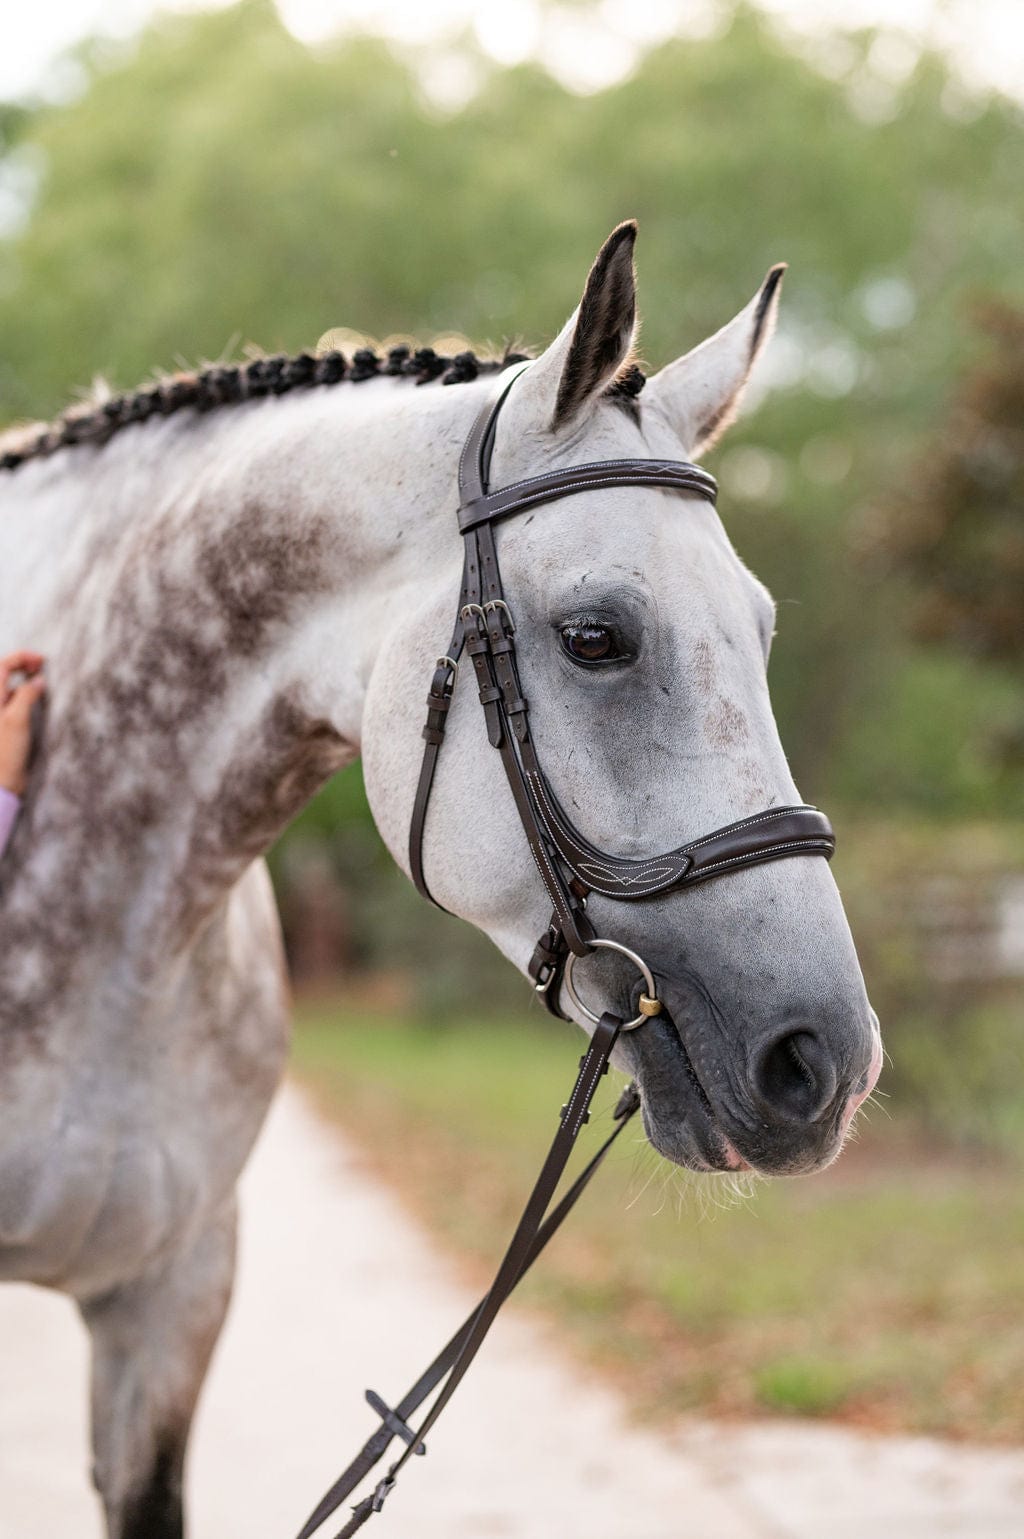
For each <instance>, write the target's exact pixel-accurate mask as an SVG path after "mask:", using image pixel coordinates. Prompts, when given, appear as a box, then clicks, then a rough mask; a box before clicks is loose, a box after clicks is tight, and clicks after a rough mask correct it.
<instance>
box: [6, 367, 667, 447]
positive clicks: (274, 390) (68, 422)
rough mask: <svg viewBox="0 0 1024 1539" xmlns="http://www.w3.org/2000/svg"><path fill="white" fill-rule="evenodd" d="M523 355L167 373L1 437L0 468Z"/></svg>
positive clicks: (449, 378)
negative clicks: (216, 411) (138, 429)
mask: <svg viewBox="0 0 1024 1539" xmlns="http://www.w3.org/2000/svg"><path fill="white" fill-rule="evenodd" d="M528 356H529V355H528V354H527V353H517V352H506V353H505V354H504V356H503V357H501V358H487V359H481V358H478V357H477V356H476V354H475V353H472V352H464V353H456V354H455V356H454V357H445V356H444V355H443V354H441V353H437V352H435V351H434V349H433V348H432V347H421V348H417V349H415V350H413V349H412V348H409V347H405V346H400V347H392V348H390V349H389V350H388V352H387V353H386V354H385V355H384V356H383V357H381V356H380V355H379V354H378V353H376V352H374V350H373V349H372V348H369V347H361V348H359V349H358V350H357V351H356V352H355V353H353V355H352V357H351V359H349V358H346V357H345V355H344V353H340V352H337V351H334V350H332V351H330V352H324V353H319V354H314V353H297V354H295V356H294V357H289V356H288V355H287V354H284V353H279V354H275V355H274V356H272V357H268V358H254V359H252V360H251V361H250V362H248V363H244V364H211V365H210V366H209V367H207V368H204V369H198V370H194V371H185V372H181V373H177V374H172V375H168V376H167V378H165V379H161V380H158V381H157V382H155V383H153V384H149V385H142V386H140V387H139V389H137V390H133V391H131V392H130V393H128V394H126V395H113V396H110V397H109V398H108V399H106V400H103V401H100V402H96V401H93V402H89V403H87V404H86V405H79V406H71V407H68V408H67V410H65V411H63V412H62V413H61V415H60V416H59V417H57V418H56V419H55V420H54V421H53V422H51V423H46V424H43V425H42V426H40V425H38V424H33V425H32V426H31V427H28V428H15V429H12V430H11V431H9V432H8V433H5V434H0V471H3V470H17V468H18V466H19V465H23V464H24V463H25V461H26V460H33V459H45V458H46V457H47V456H49V455H51V454H55V453H56V451H57V450H58V449H63V448H66V447H69V446H71V445H74V444H84V443H91V444H104V443H106V442H107V440H108V439H109V438H112V437H113V435H114V434H115V433H117V432H118V431H119V430H120V429H121V428H124V427H128V426H129V425H130V424H131V423H133V422H145V421H147V420H148V419H149V418H150V417H169V416H170V415H171V414H172V413H173V412H176V411H181V410H182V409H183V408H185V407H191V408H192V409H193V410H194V411H196V412H208V411H212V410H213V408H214V407H215V406H229V405H232V404H233V403H235V402H238V401H251V400H254V399H256V398H258V397H260V396H267V395H284V394H285V393H286V392H287V391H289V390H298V389H302V388H305V387H310V386H313V385H337V384H339V383H340V382H341V381H342V380H345V379H347V380H348V381H349V383H350V384H353V385H358V384H360V383H361V382H362V381H363V380H367V379H374V378H376V377H377V376H378V375H385V376H391V377H398V378H402V379H410V380H413V381H415V383H416V384H417V385H426V384H430V383H431V382H432V381H434V380H438V379H439V380H440V382H441V384H442V385H461V384H466V383H468V382H469V381H470V380H474V379H476V378H477V376H478V375H480V374H496V373H499V372H500V371H501V370H502V369H504V368H507V367H508V366H509V365H510V364H513V363H522V362H524V361H525V360H526V358H527V357H528ZM644 382H645V381H644V375H643V374H642V373H641V372H640V370H639V369H638V368H637V367H636V365H635V364H633V365H630V366H629V368H627V369H626V370H625V371H624V372H623V373H622V374H621V375H620V376H619V378H618V379H616V380H615V381H614V382H613V384H612V385H611V387H610V388H609V390H608V392H607V393H608V394H609V395H610V396H612V397H614V398H617V399H620V400H622V401H623V402H624V403H627V404H628V403H630V402H631V401H632V400H633V398H634V397H635V396H637V395H639V393H640V391H641V390H642V389H643V386H644Z"/></svg>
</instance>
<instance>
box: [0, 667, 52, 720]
mask: <svg viewBox="0 0 1024 1539" xmlns="http://www.w3.org/2000/svg"><path fill="white" fill-rule="evenodd" d="M45 689H46V680H45V679H44V678H42V677H40V676H37V677H36V678H34V679H29V681H28V683H27V684H19V685H18V687H17V689H15V690H13V691H12V693H11V696H10V699H9V700H8V701H7V704H6V705H5V706H4V720H5V721H9V722H13V723H14V724H15V725H16V726H22V727H23V726H25V725H26V723H27V722H28V719H29V716H30V715H31V713H32V707H33V706H34V705H35V703H36V701H37V700H38V699H39V697H40V695H41V694H42V693H43V692H44V690H45Z"/></svg>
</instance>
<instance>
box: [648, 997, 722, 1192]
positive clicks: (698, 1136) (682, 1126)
mask: <svg viewBox="0 0 1024 1539" xmlns="http://www.w3.org/2000/svg"><path fill="white" fill-rule="evenodd" d="M633 1035H634V1034H633V1033H630V1037H632V1036H633ZM636 1036H637V1040H636V1043H635V1045H634V1048H633V1058H634V1067H635V1072H636V1077H637V1080H638V1083H639V1088H640V1095H641V1105H642V1110H643V1120H644V1131H645V1132H646V1134H647V1137H648V1139H649V1141H650V1142H651V1144H652V1145H653V1147H654V1148H655V1149H656V1150H657V1151H658V1153H659V1154H662V1155H663V1156H664V1157H665V1158H666V1159H670V1160H672V1161H673V1162H674V1163H676V1164H679V1165H685V1166H686V1167H687V1168H689V1169H691V1170H696V1171H700V1172H701V1173H702V1174H710V1173H712V1172H716V1171H723V1170H729V1171H740V1170H749V1169H750V1168H751V1167H750V1166H749V1165H748V1164H747V1163H746V1161H745V1160H743V1159H742V1157H741V1156H740V1155H739V1153H738V1151H737V1150H736V1149H735V1148H734V1147H733V1145H732V1144H731V1143H730V1141H729V1139H728V1138H727V1137H726V1135H725V1134H724V1133H723V1131H722V1129H721V1127H720V1125H719V1122H718V1118H717V1116H716V1115H715V1109H714V1107H713V1106H712V1104H711V1100H710V1097H709V1096H708V1093H707V1091H706V1090H705V1089H704V1086H703V1085H702V1083H701V1081H700V1077H699V1076H698V1074H697V1071H696V1069H695V1068H694V1066H693V1062H692V1060H691V1058H690V1055H689V1053H688V1052H687V1050H686V1045H685V1043H684V1042H683V1039H682V1037H681V1036H680V1034H679V1030H678V1028H677V1026H676V1023H675V1021H674V1020H673V1019H672V1016H671V1015H670V1013H669V1011H668V1010H667V1008H665V1006H664V1005H663V1006H662V1009H661V1012H660V1014H659V1015H658V1016H654V1017H651V1018H650V1020H648V1021H647V1022H645V1024H644V1025H643V1027H640V1028H638V1029H637V1034H636ZM655 1038H659V1039H660V1041H658V1043H657V1045H655V1041H654V1039H655ZM627 1040H628V1039H627ZM644 1046H646V1048H647V1051H646V1052H643V1051H642V1050H640V1049H642V1048H643V1047H644ZM659 1047H660V1048H662V1049H663V1051H667V1053H668V1054H670V1055H671V1058H672V1059H673V1060H674V1062H675V1063H676V1064H680V1065H681V1066H682V1068H683V1072H684V1076H685V1083H686V1086H687V1088H688V1091H689V1094H688V1095H687V1096H686V1103H687V1104H686V1106H685V1108H684V1110H683V1112H682V1115H681V1116H680V1117H677V1118H673V1120H672V1122H670V1123H669V1124H668V1125H667V1126H666V1125H664V1124H663V1122H662V1119H661V1118H660V1117H659V1116H658V1115H657V1113H656V1110H655V1107H654V1105H653V1104H652V1097H651V1095H650V1093H649V1090H648V1087H647V1085H645V1080H648V1079H649V1077H650V1075H649V1073H647V1074H645V1072H644V1071H645V1067H647V1066H648V1065H651V1056H650V1055H651V1054H652V1050H653V1052H655V1053H657V1055H658V1058H659V1059H661V1058H662V1053H661V1052H658V1048H659ZM645 1059H646V1060H647V1065H645Z"/></svg>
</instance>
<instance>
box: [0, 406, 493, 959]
mask: <svg viewBox="0 0 1024 1539" xmlns="http://www.w3.org/2000/svg"><path fill="white" fill-rule="evenodd" d="M478 395H479V390H478V389H476V388H468V387H467V388H466V389H459V390H457V391H447V390H446V391H444V392H440V391H430V392H422V394H421V393H419V392H415V391H413V390H412V389H411V387H410V386H409V385H407V384H399V383H397V382H395V383H392V382H389V381H380V382H373V383H368V384H366V385H361V386H359V387H358V389H353V388H351V387H342V388H340V389H337V390H334V391H324V390H321V391H317V392H311V393H310V394H308V395H306V396H296V397H284V398H281V399H276V400H274V399H272V400H268V401H266V402H260V403H253V404H252V405H250V406H246V407H242V408H238V409H234V410H231V411H224V412H222V413H220V414H218V413H214V414H212V416H210V417H209V418H205V419H196V418H194V417H193V418H191V419H183V420H181V421H168V422H164V423H156V424H153V428H152V431H150V428H149V426H147V427H146V428H143V429H129V430H127V431H125V432H124V433H123V434H122V435H119V436H118V437H117V438H115V439H113V440H111V442H110V443H109V444H108V445H107V446H106V448H105V449H104V450H102V451H100V452H99V453H96V454H94V453H93V451H90V450H84V451H70V452H69V453H67V454H66V455H65V456H63V458H64V461H65V463H64V465H63V466H61V467H58V465H57V460H54V461H52V462H50V465H49V467H44V468H43V473H42V474H40V476H38V477H37V478H36V484H35V485H33V483H32V478H31V476H30V475H29V471H30V470H31V468H32V467H26V470H24V471H22V472H19V473H18V474H19V477H24V478H25V480H24V490H23V491H21V489H20V488H19V491H20V493H21V501H20V504H19V502H18V501H17V500H16V502H15V507H14V518H13V519H12V521H11V522H10V524H9V525H8V529H9V530H10V531H12V533H13V538H14V539H17V529H16V528H15V525H16V523H17V517H18V514H19V511H20V513H21V515H22V516H23V527H24V528H28V527H31V528H32V529H34V530H35V531H37V533H36V551H37V555H38V554H39V547H40V545H42V544H45V543H46V541H45V534H44V533H43V532H42V531H44V530H45V527H46V515H47V513H48V512H49V513H50V514H51V515H52V518H53V522H54V524H55V525H64V526H65V532H66V531H67V527H68V524H67V521H68V518H69V513H68V509H69V506H71V505H72V504H73V505H75V510H76V511H77V514H78V516H79V519H80V520H81V523H80V524H79V525H76V526H75V527H76V530H77V532H76V535H75V538H74V539H73V540H70V541H69V540H67V539H65V540H64V541H63V546H62V548H63V550H64V552H65V554H64V556H63V557H62V558H61V559H60V560H59V561H58V563H57V565H58V568H59V570H58V572H57V573H56V574H53V573H51V574H50V577H49V580H48V581H46V582H37V584H36V589H35V593H36V597H35V602H31V601H26V602H24V603H23V604H22V615H23V617H24V620H25V624H26V630H25V631H24V632H17V631H16V626H17V624H18V617H17V616H16V615H13V614H11V615H8V616H5V625H4V634H5V637H6V636H7V632H8V631H10V638H9V639H10V640H11V642H12V643H13V642H14V641H15V640H16V641H17V642H19V643H24V644H31V645H37V646H39V647H40V649H41V650H43V651H45V652H46V654H47V656H48V658H49V672H50V679H51V688H50V696H49V701H48V706H47V712H48V715H47V720H46V724H45V730H44V732H43V734H42V741H41V745H40V753H39V758H38V762H37V763H36V765H35V767H34V769H33V773H32V778H31V785H30V791H29V795H28V798H27V800H26V806H25V810H24V814H23V819H22V824H23V826H22V827H21V828H20V829H19V831H18V833H17V835H16V838H15V842H14V844H13V846H12V848H11V851H10V853H9V855H8V858H7V860H6V861H5V862H4V866H3V867H2V868H0V922H2V921H3V920H5V919H6V921H7V922H8V923H11V922H13V921H14V920H15V919H16V917H17V915H18V914H19V913H20V914H21V915H22V917H23V919H25V921H26V922H27V921H28V919H29V917H30V916H31V915H32V914H33V913H35V914H37V915H38V913H39V912H40V910H45V911H47V912H48V914H49V922H50V924H51V928H52V926H53V924H54V923H55V922H56V920H57V919H58V918H60V919H62V920H63V921H64V922H65V923H66V924H67V925H68V926H69V927H70V928H72V929H74V930H76V931H78V932H79V933H82V932H86V933H90V934H93V935H101V934H106V935H108V936H109V937H110V941H111V944H112V945H113V946H115V947H119V948H120V947H123V945H124V943H125V936H124V926H125V924H126V923H129V913H130V924H131V928H132V933H133V935H134V936H135V937H136V942H137V944H139V945H141V944H142V942H141V940H139V939H138V938H139V936H140V934H144V935H146V936H148V938H149V944H152V945H153V946H156V947H158V948H161V949H166V948H167V947H168V946H172V945H174V944H177V943H178V942H180V941H181V940H182V939H187V937H188V936H189V935H191V934H194V933H195V931H196V929H197V927H198V926H199V925H200V924H201V923H202V922H203V919H204V917H206V916H208V915H210V913H211V912H212V911H213V910H215V909H216V908H217V906H218V904H219V903H220V902H221V901H222V900H223V899H224V898H225V897H226V895H227V894H228V893H229V892H230V890H231V889H232V888H233V886H234V884H235V883H236V882H237V880H238V879H239V877H240V876H241V874H242V872H243V871H244V870H245V869H246V867H247V866H248V865H249V864H250V863H251V862H252V860H253V859H254V858H256V857H257V856H259V855H260V854H262V853H263V852H264V851H265V850H266V849H267V848H268V847H269V845H270V844H271V843H272V842H273V840H274V839H275V838H276V837H277V835H278V834H279V833H280V831H281V830H282V829H283V827H284V826H285V825H286V824H287V822H288V821H289V820H290V819H291V818H292V817H293V816H294V814H295V813H296V812H297V811H298V810H299V809H300V807H301V806H302V805H303V804H304V803H305V802H306V801H308V800H309V799H310V797H311V796H312V795H313V794H314V792H315V791H316V790H317V789H318V788H319V786H320V785H321V784H323V782H324V781H325V780H326V779H327V778H328V777H329V776H330V775H331V774H332V773H333V772H334V771H335V770H337V769H338V768H340V767H341V766H342V765H344V764H345V763H347V762H348V761H350V760H351V759H352V758H354V757H355V756H356V754H357V753H358V749H359V742H360V735H361V720H362V708H363V699H364V695H365V688H366V684H367V680H368V678H369V676H370V674H371V672H372V669H373V666H374V662H375V659H376V655H377V651H378V649H379V647H380V645H381V642H382V639H383V637H384V634H385V632H386V628H387V624H388V617H389V605H390V603H391V600H392V598H393V596H394V595H396V594H398V595H401V594H403V593H408V592H409V591H410V590H411V589H412V588H414V586H415V584H416V582H417V581H418V580H420V579H422V577H423V576H424V574H425V573H426V572H427V571H428V569H429V567H430V565H431V564H432V563H433V564H435V565H436V564H437V563H438V561H439V559H440V560H442V561H446V560H447V557H448V556H450V555H451V552H452V550H453V549H456V548H457V542H455V541H450V540H449V541H445V542H439V541H438V539H437V534H438V522H437V521H438V518H439V517H440V514H441V510H442V507H443V505H444V503H445V501H446V499H447V495H448V492H449V483H451V482H452V480H453V476H454V471H453V464H454V462H453V461H452V459H451V455H450V453H449V452H448V450H447V447H446V445H447V441H448V440H449V438H450V439H451V440H452V441H457V438H458V436H459V435H460V434H461V433H462V432H463V431H464V428H465V426H466V425H467V424H468V420H469V419H471V417H472V415H473V412H474V411H475V409H476V404H477V400H476V398H477V397H478ZM428 396H429V400H428V399H427V397H428ZM451 418H454V419H455V421H456V424H457V426H456V427H455V428H454V429H452V430H451V431H449V429H448V426H447V424H448V419H451ZM86 455H90V456H91V459H90V462H88V463H86V462H85V456H86ZM60 458H61V457H60V456H58V459H60ZM76 461H78V463H76ZM58 469H59V470H60V471H62V472H63V474H57V473H56V472H57V471H58ZM410 469H413V470H414V471H415V476H414V477H413V476H411V475H410V474H409V472H410ZM47 471H48V472H49V473H47ZM409 486H415V490H416V498H417V504H416V507H415V508H412V507H410V498H409V491H408V489H407V488H408V487H409ZM432 488H436V491H435V492H433V493H432ZM432 506H434V507H435V508H436V516H435V517H434V518H433V519H432V518H430V517H429V516H424V515H423V512H422V511H421V510H422V509H424V507H426V508H428V509H429V508H430V507H432ZM6 520H7V512H6V511H5V520H4V521H6ZM83 530H84V532H83ZM9 538H10V535H9ZM12 548H13V547H12ZM439 548H440V549H442V550H444V551H445V552H446V553H447V554H446V555H445V556H442V557H439V555H438V550H439ZM2 564H3V562H2V560H0V565H2ZM29 575H30V574H29V573H26V574H25V576H26V579H28V577H29ZM31 586H32V585H31V582H29V587H30V588H31ZM43 590H45V595H46V601H45V603H43V602H41V600H40V598H39V593H40V592H41V591H43ZM30 621H31V623H29V622H30ZM55 910H56V911H58V912H57V914H55V912H54V911H55Z"/></svg>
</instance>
